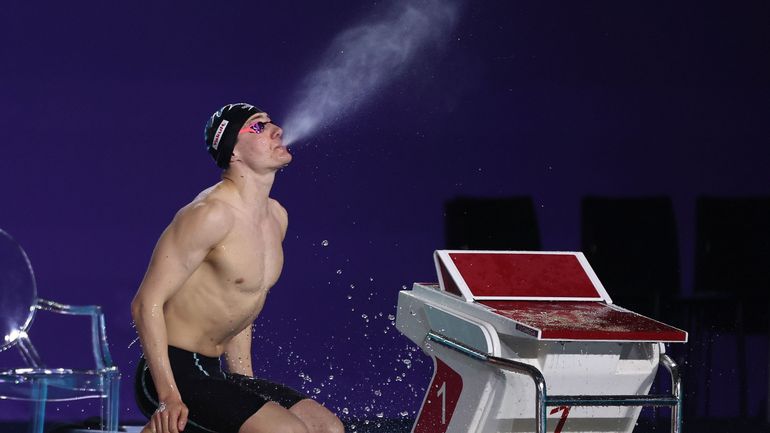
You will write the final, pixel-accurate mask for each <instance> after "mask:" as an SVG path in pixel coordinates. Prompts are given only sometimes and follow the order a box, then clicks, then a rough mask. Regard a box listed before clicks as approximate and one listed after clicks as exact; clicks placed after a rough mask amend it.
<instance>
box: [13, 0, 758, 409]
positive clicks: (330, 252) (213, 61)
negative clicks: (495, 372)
mask: <svg viewBox="0 0 770 433" xmlns="http://www.w3.org/2000/svg"><path fill="white" fill-rule="evenodd" d="M378 7H381V5H380V6H378V5H377V4H376V2H358V1H336V2H331V3H328V4H326V3H324V4H322V3H321V2H291V1H287V2H272V3H268V4H263V3H257V2H229V3H227V4H224V3H222V4H218V3H212V2H200V1H190V2H184V3H182V2H179V3H177V4H170V3H164V2H149V1H141V2H128V3H125V2H124V3H115V2H92V3H91V4H88V5H81V4H77V3H71V2H68V3H62V2H51V3H50V4H40V3H35V2H23V1H8V2H6V3H5V5H4V10H3V12H2V14H0V37H2V44H0V58H2V62H3V66H2V68H0V79H1V80H2V81H1V82H2V84H1V85H0V130H2V131H3V132H4V133H3V138H2V142H1V143H0V146H2V154H1V156H0V183H1V184H3V185H6V186H7V187H6V188H5V190H4V193H3V197H2V203H3V204H2V205H1V206H0V227H2V228H3V229H4V230H6V231H8V232H9V233H11V234H12V235H13V236H14V237H15V238H16V239H17V240H18V241H19V242H20V243H21V244H22V245H23V246H24V247H25V248H26V250H27V253H28V254H29V256H30V258H31V260H32V262H33V265H34V266H35V269H36V272H37V278H38V284H39V295H40V296H41V297H44V298H49V299H53V300H57V301H59V302H65V303H73V304H100V305H102V306H104V309H105V311H106V313H107V320H108V332H109V338H110V343H111V347H112V350H113V355H114V357H115V359H116V362H117V363H118V365H119V366H120V368H121V369H122V371H123V372H124V382H123V394H122V395H123V401H122V403H121V412H122V413H121V420H131V419H140V418H141V415H139V414H138V411H136V409H135V406H134V403H133V393H132V390H131V383H132V380H133V371H132V369H133V368H134V366H135V359H136V357H137V356H138V354H139V350H138V348H137V346H136V345H134V346H132V347H131V348H128V346H129V344H130V343H131V342H132V340H134V338H135V333H134V330H133V328H132V327H131V318H130V315H129V303H130V301H131V299H132V297H133V295H134V292H135V290H136V287H137V285H138V284H139V282H140V280H141V278H142V276H143V273H144V270H145V267H146V264H147V261H148V259H149V255H150V253H151V250H152V247H153V245H154V243H155V241H156V239H157V237H158V235H159V234H160V232H161V231H162V230H163V228H164V227H165V225H166V224H167V223H168V222H169V221H170V219H171V218H172V216H173V215H174V213H175V212H176V210H177V209H178V208H179V207H181V206H182V205H184V204H185V203H187V202H188V201H189V200H191V199H192V198H193V197H194V196H195V194H196V193H197V192H198V191H200V190H201V189H203V188H205V187H207V186H209V185H210V184H212V183H214V182H216V181H217V180H218V176H219V174H218V171H217V169H216V167H215V166H214V164H213V163H212V161H211V160H210V158H209V156H208V155H207V154H206V153H205V151H204V149H203V143H202V128H203V124H204V122H205V120H206V119H207V118H208V116H209V115H210V114H211V112H212V111H214V110H215V109H217V108H218V107H219V106H221V105H222V104H224V103H227V102H237V101H250V102H253V103H256V104H259V105H261V106H263V107H265V108H266V109H268V111H269V112H270V113H271V114H272V116H273V118H274V119H275V120H276V121H277V122H278V123H279V124H280V120H281V118H282V117H283V116H284V115H285V114H286V113H287V112H288V111H289V110H290V109H291V107H292V104H293V103H294V102H295V101H294V100H293V97H292V95H293V91H294V90H295V89H296V88H297V86H298V84H299V82H300V80H301V78H302V77H303V76H304V75H305V74H306V73H307V72H309V71H310V70H311V69H312V68H313V66H314V65H315V64H316V63H317V62H318V61H319V60H320V57H319V56H320V55H321V53H323V51H324V48H325V47H326V45H327V44H328V42H329V41H330V40H331V39H332V38H333V37H334V36H335V35H336V34H337V33H338V32H340V31H341V30H343V29H345V28H347V27H348V26H351V25H353V24H355V23H356V22H357V20H359V19H360V17H362V16H366V15H367V14H369V13H372V12H375V13H376V11H377V10H378V9H377V8H378ZM769 18H770V7H769V6H768V4H767V3H760V2H756V3H750V4H744V3H741V4H736V3H734V2H721V3H720V2H705V3H704V2H676V3H675V4H671V3H668V2H661V3H658V4H655V3H650V2H637V3H633V4H630V3H627V2H620V3H617V2H548V3H544V2H511V1H484V2H469V3H468V4H467V5H466V7H465V9H464V10H463V13H462V17H461V19H460V22H459V25H458V27H457V28H456V29H455V30H454V32H453V33H452V34H451V35H450V37H448V38H447V40H446V41H445V44H446V45H445V50H443V51H440V50H439V51H433V52H431V53H430V54H428V55H425V56H422V57H421V58H420V59H419V60H418V61H417V62H415V63H414V64H412V65H411V67H410V68H409V69H408V71H407V72H406V73H405V74H404V75H403V76H402V77H400V79H398V80H397V81H396V82H395V83H394V84H393V85H391V86H389V87H388V88H386V89H385V90H384V91H383V92H381V93H380V94H378V96H377V97H376V98H374V99H373V100H372V101H371V103H370V104H369V105H367V106H366V107H364V108H363V109H362V110H361V111H359V112H355V113H350V114H349V116H348V118H346V119H344V120H343V121H341V122H340V123H339V124H337V125H334V126H333V127H330V128H327V129H326V130H324V131H323V133H322V134H319V135H318V136H317V137H315V138H314V139H313V140H312V144H310V145H305V146H299V147H293V148H292V149H291V151H292V153H294V158H295V159H294V162H293V163H292V164H291V165H290V166H289V167H288V168H287V169H286V170H284V171H283V172H282V173H280V174H279V176H278V177H277V181H276V185H275V187H274V189H273V196H274V197H275V198H277V199H278V200H279V201H281V202H282V203H283V204H284V206H285V207H286V208H287V209H288V211H289V215H290V225H289V233H288V236H287V239H286V241H285V249H286V266H285V269H284V272H283V275H282V278H281V280H280V281H279V283H278V285H277V286H276V287H275V289H274V290H273V291H272V292H271V295H270V297H269V299H268V302H267V304H266V307H265V310H264V313H263V316H262V317H260V318H259V319H258V321H257V325H256V329H257V333H256V335H257V337H256V340H255V348H254V352H255V359H256V361H255V365H256V366H257V370H258V372H259V373H261V374H265V375H267V376H269V377H272V378H274V379H277V380H281V381H285V382H287V383H289V384H291V385H293V386H297V387H302V388H304V389H305V390H307V391H309V392H313V389H314V388H318V389H319V390H321V392H320V394H319V398H320V399H321V400H322V401H326V402H328V404H329V405H330V406H331V407H332V408H333V409H334V410H336V411H338V413H341V414H342V412H343V410H342V409H343V408H347V410H348V414H349V416H357V417H372V414H376V413H380V412H382V413H384V414H385V415H386V416H399V414H400V413H401V412H403V411H406V412H408V413H409V414H412V413H413V411H414V410H416V409H418V408H419V404H420V402H421V398H422V391H421V387H424V386H425V385H426V383H427V381H428V379H429V377H428V375H429V372H430V368H429V366H428V364H427V360H426V359H425V358H424V357H423V356H422V355H420V354H419V353H414V352H413V351H412V350H411V349H409V348H410V347H411V345H410V344H409V342H408V341H407V340H406V339H404V338H403V337H401V336H399V335H398V333H397V331H396V330H395V329H394V328H393V327H392V326H391V323H390V320H388V318H387V316H388V315H389V314H395V307H394V306H395V302H396V297H397V292H398V290H400V289H401V287H402V286H403V285H410V284H411V283H412V282H414V281H432V280H435V276H434V271H433V267H432V261H431V253H432V251H433V250H434V249H437V248H441V247H442V246H443V215H442V212H443V203H444V201H446V200H448V199H451V198H453V197H455V196H458V195H474V196H485V197H487V196H489V197H492V196H509V195H532V196H533V197H534V199H535V203H536V205H537V211H538V218H539V222H540V224H541V233H542V238H543V244H544V247H545V248H546V249H553V250H575V249H578V248H579V241H580V239H579V231H578V228H579V200H580V198H581V197H582V196H584V195H587V194H600V195H612V196H639V195H651V194H665V195H670V196H672V197H673V199H674V203H675V207H676V211H677V218H678V220H679V229H680V232H681V242H682V244H681V251H682V263H683V269H682V276H683V279H684V282H685V284H684V287H685V292H687V291H688V290H689V286H690V285H691V280H692V278H691V274H692V258H691V256H692V251H693V232H694V230H693V214H694V199H695V197H696V196H698V195H704V194H709V195H727V196H734V195H741V196H742V195H767V194H770V176H768V172H767V163H768V160H769V159H768V157H769V156H770V152H769V151H768V137H770V127H769V126H768V125H769V124H770V122H768V119H769V118H770V79H769V78H768V77H770V60H769V59H770V56H769V55H768V54H769V53H770V50H769V48H770V28H769V27H768V25H767V23H768V19H769ZM323 240H328V244H329V245H328V246H326V247H324V246H323V245H322V241H323ZM609 290H610V291H611V290H612V289H611V288H609ZM380 314H381V315H380ZM364 315H366V318H364ZM367 320H368V321H367ZM41 325H42V321H41ZM62 329H69V328H66V327H64V328H58V330H62ZM41 332H42V331H41ZM57 335H58V333H54V332H44V333H41V334H40V335H39V336H37V337H35V335H34V334H33V338H36V340H35V341H36V344H37V345H38V346H41V347H45V350H43V351H44V353H50V355H49V356H53V357H57V356H60V355H61V354H63V353H64V352H69V351H67V350H65V349H63V348H62V347H61V344H62V343H61V341H60V339H59V338H58V337H57ZM73 344H74V343H73ZM2 356H3V357H6V356H10V355H9V354H8V353H3V354H2ZM75 357H76V358H77V356H75ZM84 359H87V358H84ZM404 359H408V360H411V361H412V363H411V364H410V365H407V364H406V363H405V362H403V360H404ZM764 365H766V363H765V364H764ZM760 368H761V365H760ZM300 373H302V374H303V375H305V378H304V379H303V378H302V377H301V376H300ZM402 373H403V374H404V375H403V376H402ZM308 376H309V377H310V378H311V379H312V381H308V380H307V377H308ZM330 376H333V379H332V378H330ZM396 376H399V377H401V379H400V380H399V379H397V378H396ZM765 381H766V379H765ZM375 391H379V392H375ZM377 394H380V395H377ZM725 410H729V405H728V409H725ZM752 410H753V411H755V412H756V410H759V409H758V408H757V407H754V408H753V409H752ZM0 413H2V414H3V415H2V416H3V417H10V418H13V417H15V416H20V415H19V414H18V413H16V412H11V411H0Z"/></svg>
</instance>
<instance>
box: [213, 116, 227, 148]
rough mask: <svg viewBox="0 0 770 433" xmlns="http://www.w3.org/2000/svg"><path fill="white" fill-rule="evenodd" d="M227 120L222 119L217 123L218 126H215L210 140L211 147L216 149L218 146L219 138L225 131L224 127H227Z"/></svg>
mask: <svg viewBox="0 0 770 433" xmlns="http://www.w3.org/2000/svg"><path fill="white" fill-rule="evenodd" d="M227 123H228V122H227V120H224V119H222V123H220V124H219V128H217V132H215V133H214V140H212V142H211V147H213V148H214V150H216V149H217V148H218V147H219V140H221V139H222V133H223V132H225V128H226V127H227Z"/></svg>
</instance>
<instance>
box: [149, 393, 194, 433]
mask: <svg viewBox="0 0 770 433" xmlns="http://www.w3.org/2000/svg"><path fill="white" fill-rule="evenodd" d="M188 413H189V410H188V409H187V406H185V404H184V403H182V399H181V398H174V399H167V400H165V401H161V403H160V406H159V407H158V410H156V411H155V413H154V414H152V418H150V422H149V425H150V426H151V428H152V431H153V433H179V432H181V431H183V430H184V428H185V426H186V425H187V414H188Z"/></svg>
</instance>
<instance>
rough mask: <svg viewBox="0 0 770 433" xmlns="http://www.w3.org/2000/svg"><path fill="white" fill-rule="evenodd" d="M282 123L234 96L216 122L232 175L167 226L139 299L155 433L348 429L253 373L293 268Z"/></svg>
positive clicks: (222, 158) (137, 317)
mask: <svg viewBox="0 0 770 433" xmlns="http://www.w3.org/2000/svg"><path fill="white" fill-rule="evenodd" d="M282 132H283V131H282V130H281V128H279V127H278V126H276V125H275V124H273V123H271V122H270V117H269V116H268V115H267V113H265V112H263V111H262V110H260V109H258V108H256V107H254V106H252V105H249V104H229V105H226V106H225V107H223V108H222V109H221V110H219V111H217V112H216V113H214V115H213V116H212V117H211V119H210V120H209V122H208V123H207V125H206V144H207V147H208V150H209V153H210V154H211V155H212V157H213V158H214V160H215V161H216V162H217V165H218V166H219V167H221V168H222V169H223V174H222V181H221V182H219V183H217V184H216V185H214V186H212V187H211V188H209V189H207V190H205V191H203V192H202V193H200V194H199V195H198V197H196V198H195V200H193V201H192V202H191V203H190V204H188V205H187V206H185V207H183V208H182V209H181V210H180V211H179V212H178V213H177V214H176V216H175V217H174V220H173V221H172V222H171V224H169V226H168V227H167V228H166V230H165V231H164V232H163V234H161V236H160V239H159V240H158V243H157V245H156V246H155V250H154V251H153V254H152V259H151V260H150V265H149V267H148V269H147V273H146V275H145V277H144V280H143V281H142V284H141V286H140V287H139V290H138V291H137V293H136V296H135V297H134V300H133V302H132V303H131V313H132V316H133V318H134V322H135V323H136V329H137V331H138V333H139V338H140V341H141V343H142V349H143V351H144V355H143V356H142V359H140V363H139V366H138V368H137V374H136V392H137V395H136V398H137V403H138V404H139V407H140V408H141V409H142V411H143V412H144V413H145V415H147V416H148V417H150V422H149V423H148V424H147V425H146V426H145V427H144V429H143V433H150V432H153V433H177V432H180V431H183V430H184V431H185V432H212V431H213V432H221V433H322V432H323V433H344V429H343V426H342V423H341V422H340V421H339V419H337V417H336V416H335V415H334V414H333V413H331V412H330V411H328V410H327V409H326V408H324V407H323V406H321V405H319V404H318V403H316V402H315V401H314V400H312V399H309V398H307V397H306V396H304V395H302V394H300V393H298V392H296V391H294V390H292V389H290V388H288V387H285V386H283V385H279V384H275V383H271V382H267V381H264V380H260V379H255V378H254V377H253V371H252V362H251V341H252V339H251V325H252V322H253V321H254V319H256V317H257V315H259V312H260V311H261V310H262V306H263V305H264V303H265V297H266V296H267V293H268V291H269V290H270V287H272V286H273V284H275V282H276V281H277V280H278V277H279V275H280V274H281V268H282V267H283V249H282V247H281V243H282V241H283V238H284V236H285V235H286V227H287V224H288V218H287V213H286V210H285V209H284V208H283V207H282V206H281V205H280V204H279V203H278V202H277V201H275V200H273V199H272V198H270V197H269V194H270V188H271V187H272V185H273V181H274V180H275V173H276V172H277V171H278V170H279V169H280V168H281V167H284V166H286V165H287V164H288V163H289V162H290V161H291V158H292V156H291V154H289V152H288V151H287V150H286V148H285V147H284V146H283V145H282V143H281V134H282ZM222 355H224V357H223V358H224V364H226V371H222V369H221V368H220V357H221V356H222ZM188 415H189V418H188Z"/></svg>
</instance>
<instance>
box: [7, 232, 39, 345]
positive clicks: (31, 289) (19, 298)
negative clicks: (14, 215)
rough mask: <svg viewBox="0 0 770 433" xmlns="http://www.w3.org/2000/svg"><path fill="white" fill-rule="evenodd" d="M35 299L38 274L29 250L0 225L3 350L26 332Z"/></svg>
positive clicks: (30, 321) (30, 320) (33, 311)
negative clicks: (29, 257) (33, 269)
mask: <svg viewBox="0 0 770 433" xmlns="http://www.w3.org/2000/svg"><path fill="white" fill-rule="evenodd" d="M36 300H37V288H36V285H35V275H34V273H33V272H32V265H31V264H30V263H29V259H28V258H27V254H26V253H24V250H23V249H22V248H21V246H19V244H18V243H16V241H15V240H13V238H12V237H11V236H10V235H9V234H8V233H6V232H5V231H3V230H2V229H0V335H2V336H3V339H2V340H1V341H0V352H2V351H3V350H5V349H7V348H9V347H11V346H12V345H13V344H14V343H15V342H16V340H17V339H18V338H19V336H20V335H23V334H24V333H26V332H27V329H28V328H29V325H30V324H31V323H32V317H33V316H34V314H35V302H36Z"/></svg>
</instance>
